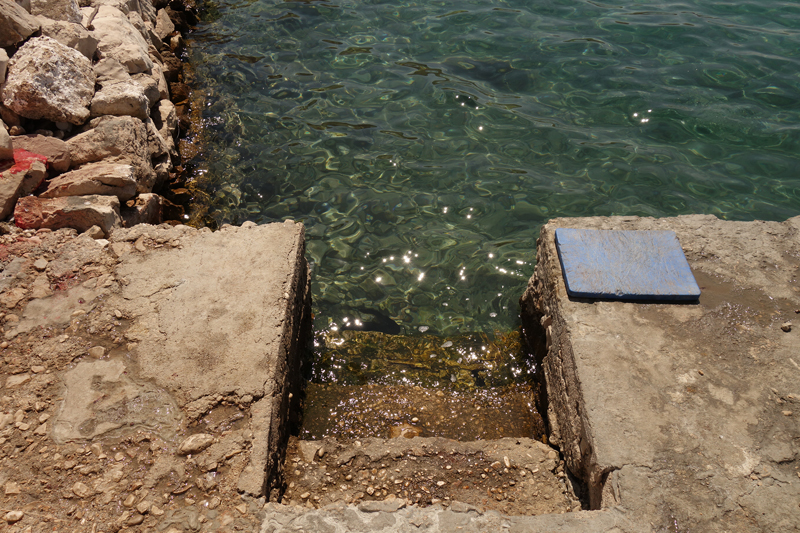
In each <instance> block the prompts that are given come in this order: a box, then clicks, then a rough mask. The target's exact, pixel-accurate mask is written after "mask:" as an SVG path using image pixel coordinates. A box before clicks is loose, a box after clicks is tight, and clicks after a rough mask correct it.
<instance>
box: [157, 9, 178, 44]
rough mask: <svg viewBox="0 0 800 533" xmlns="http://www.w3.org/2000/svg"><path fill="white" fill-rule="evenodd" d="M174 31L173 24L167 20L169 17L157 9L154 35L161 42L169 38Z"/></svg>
mask: <svg viewBox="0 0 800 533" xmlns="http://www.w3.org/2000/svg"><path fill="white" fill-rule="evenodd" d="M174 31H175V24H173V23H172V21H171V20H170V19H169V15H167V12H166V11H164V10H163V9H159V10H158V13H156V28H155V34H156V36H157V37H158V38H159V39H161V40H162V41H163V40H164V39H166V38H167V37H169V35H170V34H171V33H172V32H174Z"/></svg>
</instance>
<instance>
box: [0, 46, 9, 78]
mask: <svg viewBox="0 0 800 533" xmlns="http://www.w3.org/2000/svg"><path fill="white" fill-rule="evenodd" d="M7 69H8V54H7V53H6V51H5V50H3V49H2V48H0V85H3V82H4V81H6V70H7Z"/></svg>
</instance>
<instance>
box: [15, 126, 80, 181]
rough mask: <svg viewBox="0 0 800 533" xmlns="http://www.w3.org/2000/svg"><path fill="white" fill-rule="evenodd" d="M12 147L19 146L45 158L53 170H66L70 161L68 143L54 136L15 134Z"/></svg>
mask: <svg viewBox="0 0 800 533" xmlns="http://www.w3.org/2000/svg"><path fill="white" fill-rule="evenodd" d="M11 142H12V143H13V145H14V148H15V149H16V148H21V149H23V150H27V151H28V152H32V153H34V154H40V155H43V156H44V157H46V158H47V165H48V166H49V167H50V168H51V169H52V170H53V171H54V172H59V173H60V172H66V171H67V170H69V167H70V163H71V162H72V160H71V158H70V155H69V145H68V144H67V143H65V142H64V141H62V140H61V139H57V138H55V137H45V136H44V135H17V136H16V137H13V138H12V139H11Z"/></svg>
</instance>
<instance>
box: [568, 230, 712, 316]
mask: <svg viewBox="0 0 800 533" xmlns="http://www.w3.org/2000/svg"><path fill="white" fill-rule="evenodd" d="M556 247H557V248H558V256H559V258H560V259H561V268H562V271H563V273H564V281H565V282H566V284H567V294H569V295H570V296H575V297H578V298H612V299H618V300H670V301H687V300H688V301H693V300H697V299H698V298H699V297H700V287H698V286H697V282H696V281H695V279H694V275H693V274H692V270H691V269H690V268H689V263H688V262H687V261H686V256H685V255H684V254H683V248H681V243H680V242H678V237H677V236H676V235H675V232H673V231H624V230H593V229H567V228H557V229H556Z"/></svg>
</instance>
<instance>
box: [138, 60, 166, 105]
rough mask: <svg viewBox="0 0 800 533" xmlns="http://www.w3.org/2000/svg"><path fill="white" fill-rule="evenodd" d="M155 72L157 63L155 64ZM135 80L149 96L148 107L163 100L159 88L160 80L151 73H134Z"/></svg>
mask: <svg viewBox="0 0 800 533" xmlns="http://www.w3.org/2000/svg"><path fill="white" fill-rule="evenodd" d="M153 72H155V65H153ZM131 78H133V82H134V83H136V84H137V85H139V86H140V87H141V88H142V90H143V91H144V94H145V96H147V102H148V107H153V106H154V105H156V104H157V103H158V101H159V100H161V92H160V91H159V90H158V81H157V80H156V78H155V77H154V76H152V75H150V74H144V73H141V74H134V75H133V76H131Z"/></svg>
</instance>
